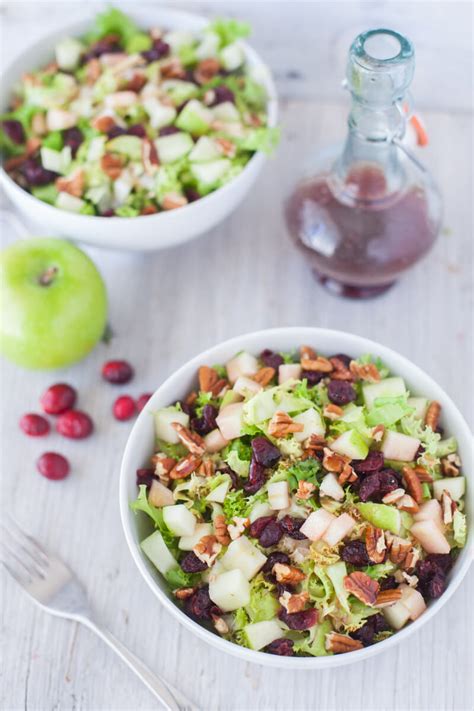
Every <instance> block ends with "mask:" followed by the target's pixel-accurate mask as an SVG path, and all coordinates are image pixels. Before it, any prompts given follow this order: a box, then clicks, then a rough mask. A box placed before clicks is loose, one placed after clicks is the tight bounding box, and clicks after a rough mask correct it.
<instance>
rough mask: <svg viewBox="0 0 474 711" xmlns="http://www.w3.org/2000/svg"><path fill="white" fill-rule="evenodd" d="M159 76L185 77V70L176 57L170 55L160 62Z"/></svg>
mask: <svg viewBox="0 0 474 711" xmlns="http://www.w3.org/2000/svg"><path fill="white" fill-rule="evenodd" d="M160 71H161V76H162V77H163V79H186V70H185V69H184V67H183V65H182V64H181V60H180V59H178V57H170V59H166V60H164V61H163V62H162V64H161V67H160Z"/></svg>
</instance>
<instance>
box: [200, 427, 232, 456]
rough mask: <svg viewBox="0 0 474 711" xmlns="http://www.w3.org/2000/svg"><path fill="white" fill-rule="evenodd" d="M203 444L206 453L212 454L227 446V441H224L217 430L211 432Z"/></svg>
mask: <svg viewBox="0 0 474 711" xmlns="http://www.w3.org/2000/svg"><path fill="white" fill-rule="evenodd" d="M204 444H205V445H206V452H210V453H211V454H213V453H214V452H220V451H221V449H224V447H225V446H226V445H227V444H228V441H227V440H226V439H224V437H223V436H222V434H221V431H220V430H219V429H217V430H212V432H209V433H208V434H207V435H206V436H205V437H204Z"/></svg>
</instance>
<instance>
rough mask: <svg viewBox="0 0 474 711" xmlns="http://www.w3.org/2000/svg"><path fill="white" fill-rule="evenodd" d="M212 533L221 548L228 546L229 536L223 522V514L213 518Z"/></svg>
mask: <svg viewBox="0 0 474 711" xmlns="http://www.w3.org/2000/svg"><path fill="white" fill-rule="evenodd" d="M214 533H215V534H216V538H217V540H218V541H219V543H222V545H223V546H228V545H229V543H230V536H229V534H228V531H227V525H226V522H225V516H224V515H223V514H217V516H216V517H215V518H214Z"/></svg>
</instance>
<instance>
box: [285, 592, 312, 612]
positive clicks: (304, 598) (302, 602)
mask: <svg viewBox="0 0 474 711" xmlns="http://www.w3.org/2000/svg"><path fill="white" fill-rule="evenodd" d="M278 602H279V603H280V605H282V606H283V607H284V608H285V610H286V611H287V612H289V613H290V615H291V614H292V613H293V612H301V610H304V608H305V607H306V604H307V603H308V602H309V593H307V592H302V593H298V594H294V595H292V594H291V593H290V592H288V590H285V592H284V593H283V595H280V597H279V598H278Z"/></svg>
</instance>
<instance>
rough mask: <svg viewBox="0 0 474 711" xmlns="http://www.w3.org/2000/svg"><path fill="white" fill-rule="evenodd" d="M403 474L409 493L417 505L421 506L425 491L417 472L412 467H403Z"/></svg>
mask: <svg viewBox="0 0 474 711" xmlns="http://www.w3.org/2000/svg"><path fill="white" fill-rule="evenodd" d="M402 474H403V478H404V479H405V483H406V487H407V490H408V493H409V494H411V496H412V497H413V498H414V499H415V501H416V503H417V504H421V502H422V501H423V489H422V487H421V482H420V480H419V478H418V476H417V474H416V472H415V471H414V470H413V469H412V468H411V467H402Z"/></svg>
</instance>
